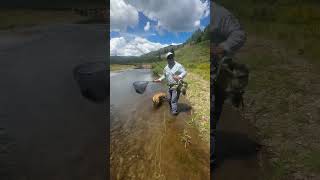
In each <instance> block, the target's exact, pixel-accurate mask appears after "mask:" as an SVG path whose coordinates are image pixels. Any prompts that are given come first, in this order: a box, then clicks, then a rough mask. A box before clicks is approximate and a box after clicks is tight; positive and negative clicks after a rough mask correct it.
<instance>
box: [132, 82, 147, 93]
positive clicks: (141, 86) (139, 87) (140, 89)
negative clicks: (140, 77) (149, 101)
mask: <svg viewBox="0 0 320 180" xmlns="http://www.w3.org/2000/svg"><path fill="white" fill-rule="evenodd" d="M148 83H149V82H148V81H137V82H134V83H133V87H134V89H135V90H136V92H137V93H139V94H143V93H144V91H145V90H146V88H147V86H148Z"/></svg>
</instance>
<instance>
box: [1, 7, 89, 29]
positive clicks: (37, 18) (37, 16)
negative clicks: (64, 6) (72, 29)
mask: <svg viewBox="0 0 320 180" xmlns="http://www.w3.org/2000/svg"><path fill="white" fill-rule="evenodd" d="M80 20H85V18H84V17H81V16H80V15H77V14H74V13H72V12H71V10H70V11H68V10H61V11H58V10H31V9H0V29H13V28H20V27H29V26H34V25H47V24H52V23H66V22H67V23H73V22H77V21H80Z"/></svg>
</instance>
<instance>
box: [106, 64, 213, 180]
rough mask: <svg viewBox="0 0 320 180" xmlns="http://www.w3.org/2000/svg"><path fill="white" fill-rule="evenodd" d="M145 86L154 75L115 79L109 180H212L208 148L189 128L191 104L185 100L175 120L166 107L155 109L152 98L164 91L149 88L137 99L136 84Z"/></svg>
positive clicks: (131, 73)
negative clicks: (210, 179)
mask: <svg viewBox="0 0 320 180" xmlns="http://www.w3.org/2000/svg"><path fill="white" fill-rule="evenodd" d="M143 80H152V74H151V72H150V70H128V71H124V72H121V73H115V74H111V81H110V82H111V87H110V92H111V93H110V101H111V160H110V161H111V179H201V180H202V179H209V176H210V168H209V166H210V165H209V146H208V145H207V144H206V143H203V142H202V141H201V140H200V137H199V135H198V133H197V131H196V130H195V129H193V128H192V127H191V126H189V125H187V123H185V120H187V119H188V118H190V114H191V112H190V111H191V109H190V106H188V104H189V103H188V102H186V101H185V100H184V99H183V98H181V100H180V104H179V105H180V108H181V110H182V112H181V113H180V114H179V115H178V116H177V117H174V116H172V115H170V113H169V109H168V105H167V104H166V103H165V104H164V105H162V106H161V107H160V108H159V109H153V107H152V102H151V97H152V95H153V94H154V93H155V92H158V91H164V92H165V90H166V89H165V87H163V86H161V85H160V84H155V83H150V84H149V85H148V87H147V89H146V92H145V93H144V94H142V95H140V94H137V93H136V92H135V91H134V88H133V87H132V83H133V82H134V81H143ZM188 136H190V137H191V139H190V138H189V140H190V142H191V143H190V144H189V143H186V142H185V139H186V137H188Z"/></svg>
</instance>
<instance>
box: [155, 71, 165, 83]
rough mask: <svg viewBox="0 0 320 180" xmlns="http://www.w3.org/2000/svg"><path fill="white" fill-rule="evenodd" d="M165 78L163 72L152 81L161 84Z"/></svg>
mask: <svg viewBox="0 0 320 180" xmlns="http://www.w3.org/2000/svg"><path fill="white" fill-rule="evenodd" d="M164 78H165V71H164V70H163V74H162V75H161V76H160V77H159V78H158V79H156V80H153V82H161V81H162V80H163V79H164Z"/></svg>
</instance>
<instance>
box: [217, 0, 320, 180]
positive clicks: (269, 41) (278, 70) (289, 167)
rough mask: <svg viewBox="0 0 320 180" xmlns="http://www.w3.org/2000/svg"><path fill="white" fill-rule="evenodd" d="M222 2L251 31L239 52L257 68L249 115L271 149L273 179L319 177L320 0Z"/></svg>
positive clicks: (248, 96) (247, 99)
mask: <svg viewBox="0 0 320 180" xmlns="http://www.w3.org/2000/svg"><path fill="white" fill-rule="evenodd" d="M220 2H221V4H223V5H224V6H225V7H226V8H228V9H230V10H231V11H232V12H234V14H235V15H236V16H237V17H239V19H240V20H241V22H242V24H243V26H244V28H245V29H246V31H247V32H248V42H247V43H246V46H245V47H244V48H243V49H242V50H241V51H240V53H239V54H238V61H240V62H242V63H245V64H247V65H248V66H249V67H250V70H251V74H250V81H249V86H248V91H247V92H246V94H245V96H246V97H245V102H246V108H245V109H246V111H245V114H244V115H245V117H246V119H248V120H249V121H250V122H251V123H252V124H253V125H254V126H255V127H256V129H257V131H258V139H259V141H260V143H261V144H262V145H263V147H264V148H265V150H266V152H267V156H268V159H269V162H270V164H271V167H272V170H271V171H272V172H273V173H272V176H273V177H272V178H271V179H318V178H319V177H320V168H319V167H320V163H319V162H320V146H319V138H318V137H319V136H320V133H319V131H318V130H317V129H319V128H320V121H319V119H320V101H319V99H320V94H319V92H320V82H319V79H320V73H319V72H320V71H319V68H320V66H319V65H320V61H319V58H320V52H319V50H318V49H319V47H320V43H319V41H318V40H317V39H319V38H318V37H319V36H320V29H319V23H320V13H319V7H320V6H319V5H320V4H319V2H317V1H312V0H308V1H296V0H286V1H279V0H273V1H262V0H261V1H259V0H255V1H253V0H244V1H241V3H240V4H234V2H233V1H231V0H220Z"/></svg>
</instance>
